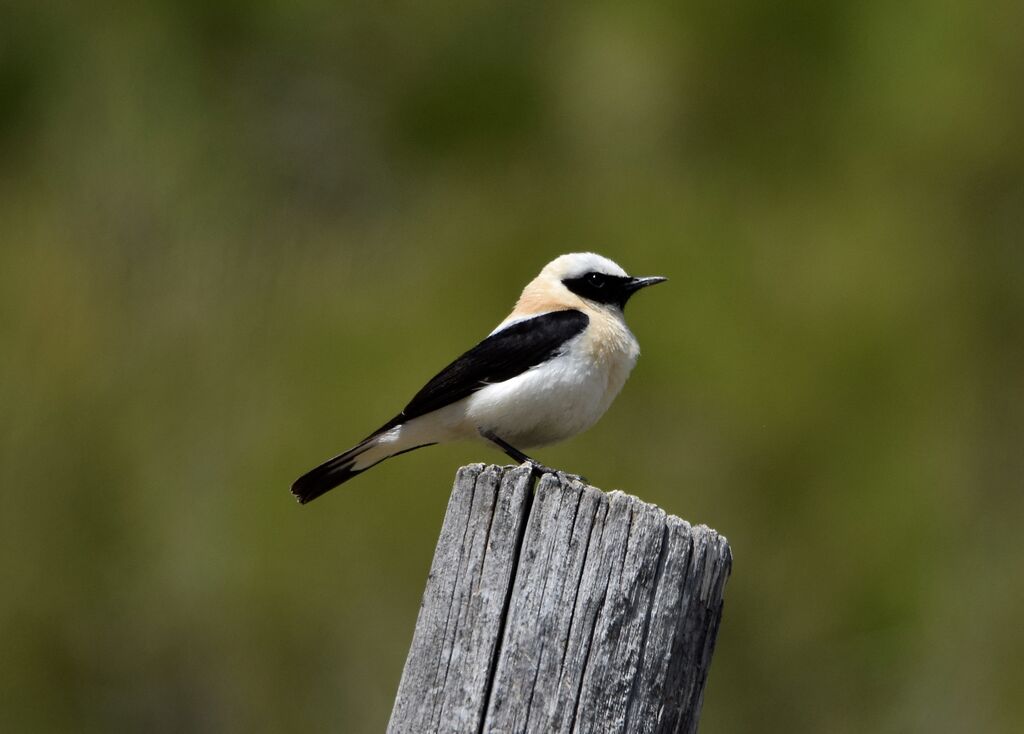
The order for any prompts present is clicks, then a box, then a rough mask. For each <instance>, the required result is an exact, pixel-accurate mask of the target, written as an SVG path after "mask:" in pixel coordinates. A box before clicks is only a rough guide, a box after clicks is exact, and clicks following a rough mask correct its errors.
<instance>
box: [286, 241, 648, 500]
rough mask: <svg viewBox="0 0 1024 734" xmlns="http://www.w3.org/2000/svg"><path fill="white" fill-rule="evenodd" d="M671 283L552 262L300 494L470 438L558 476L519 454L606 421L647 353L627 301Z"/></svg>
mask: <svg viewBox="0 0 1024 734" xmlns="http://www.w3.org/2000/svg"><path fill="white" fill-rule="evenodd" d="M664 280H666V279H665V278H662V277H651V278H631V277H630V276H628V275H626V271H624V270H623V269H622V268H620V267H619V266H618V265H616V264H615V263H614V262H612V261H611V260H609V259H608V258H606V257H601V256H600V255H595V254H593V253H589V252H586V253H573V254H570V255H562V256H561V257H558V258H556V259H554V260H552V261H551V262H550V263H548V264H547V265H546V266H545V267H544V269H543V270H541V271H540V275H538V276H537V277H536V278H534V279H533V280H532V281H530V283H529V284H528V285H527V286H526V288H524V289H523V293H522V295H521V296H519V301H518V302H517V303H516V306H515V308H514V309H512V313H510V314H509V315H508V317H507V318H506V319H505V320H504V321H502V322H501V323H500V324H498V327H497V328H496V329H495V330H494V331H492V332H491V333H490V335H489V336H488V337H487V338H486V339H484V340H483V341H482V342H480V343H479V344H477V345H476V346H475V347H473V348H472V349H470V350H469V351H468V352H466V353H465V354H463V355H462V356H461V357H459V358H458V359H456V360H455V361H454V362H452V363H451V364H450V365H448V366H447V367H445V368H444V369H443V370H441V371H440V372H439V373H438V374H437V375H436V376H435V377H434V378H433V379H432V380H430V382H428V383H427V384H426V385H425V386H424V387H423V389H422V390H420V391H419V392H418V393H416V395H415V397H413V399H412V400H411V401H410V402H409V404H408V405H406V406H405V408H404V409H403V410H402V412H401V413H399V414H398V415H396V416H395V417H394V418H392V419H391V420H389V421H388V422H387V423H385V424H384V425H383V426H381V427H380V428H378V429H377V430H376V431H374V432H373V433H371V434H370V435H369V436H367V437H366V438H365V439H363V440H362V441H360V442H359V443H358V444H356V445H355V446H353V447H352V448H351V449H349V450H348V451H346V452H345V453H343V454H340V455H338V456H335V457H334V458H333V459H330V460H329V461H326V462H324V463H323V464H321V465H320V466H318V467H316V468H315V469H313V470H311V471H309V472H307V473H306V474H304V475H302V476H301V477H299V478H298V479H297V480H296V481H295V484H293V485H292V494H294V495H295V496H296V497H297V498H298V500H299V502H301V503H306V502H309V501H310V500H313V499H316V498H317V497H319V496H320V495H322V494H323V493H325V492H327V491H328V490H331V489H333V488H334V487H337V486H338V485H339V484H342V483H343V482H347V481H348V480H349V479H351V478H352V477H354V476H356V475H357V474H360V473H362V472H364V471H366V470H367V469H369V468H370V467H372V466H376V465H377V464H379V463H380V462H382V461H384V460H385V459H388V458H391V457H392V456H397V455H398V454H404V453H406V452H407V451H412V450H413V449H418V448H423V447H424V446H431V445H433V444H438V443H444V442H447V441H455V440H458V439H465V438H480V439H483V440H485V441H488V442H490V443H491V444H493V445H494V446H497V447H498V448H500V449H501V450H502V451H504V452H505V453H506V454H508V455H509V456H511V457H512V458H513V459H515V460H516V461H517V462H520V463H526V462H528V463H529V464H531V465H532V466H533V467H534V469H535V470H536V471H539V472H549V471H552V470H550V469H548V468H547V467H545V466H543V465H542V464H539V463H537V462H536V461H534V460H533V459H531V458H530V457H528V456H527V455H526V454H524V453H523V452H522V451H521V450H520V449H524V448H534V447H537V446H545V445H547V444H552V443H555V442H557V441H562V440H564V439H567V438H570V437H571V436H575V435H576V434H577V433H580V432H582V431H585V430H587V429H588V428H590V427H591V426H592V425H594V423H596V422H597V419H598V418H600V417H601V416H602V415H603V414H604V412H605V411H606V410H607V409H608V406H610V405H611V403H612V400H614V399H615V396H616V395H618V393H619V390H621V389H622V386H623V384H624V383H625V382H626V378H627V377H628V376H629V373H630V371H631V370H632V369H633V365H634V364H636V360H637V357H638V356H639V355H640V347H639V345H638V344H637V341H636V337H634V336H633V334H632V332H630V330H629V328H628V327H627V326H626V322H625V319H624V317H623V313H622V312H623V308H624V307H625V306H626V301H628V300H629V298H630V296H632V295H633V294H634V293H636V292H637V291H638V290H640V289H641V288H646V287H647V286H649V285H654V284H655V283H661V282H662V281H664Z"/></svg>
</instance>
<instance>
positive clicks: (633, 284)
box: [625, 275, 668, 295]
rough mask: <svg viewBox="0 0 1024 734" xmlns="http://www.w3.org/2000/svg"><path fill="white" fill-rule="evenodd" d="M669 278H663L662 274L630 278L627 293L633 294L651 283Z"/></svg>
mask: <svg viewBox="0 0 1024 734" xmlns="http://www.w3.org/2000/svg"><path fill="white" fill-rule="evenodd" d="M666 280H668V278H663V277H661V276H660V275H652V276H651V277H649V278H630V279H629V280H628V281H627V282H626V284H625V286H626V293H628V294H629V295H632V294H634V293H636V292H637V291H638V290H640V289H641V288H646V287H647V286H649V285H657V284H658V283H664V282H665V281H666Z"/></svg>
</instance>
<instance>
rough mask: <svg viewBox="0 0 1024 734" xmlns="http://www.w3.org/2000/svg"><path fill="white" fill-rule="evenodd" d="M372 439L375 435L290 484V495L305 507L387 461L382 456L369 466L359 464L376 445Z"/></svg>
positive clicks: (364, 462)
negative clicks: (340, 485)
mask: <svg viewBox="0 0 1024 734" xmlns="http://www.w3.org/2000/svg"><path fill="white" fill-rule="evenodd" d="M374 438H376V435H375V436H370V437H369V438H367V439H366V440H365V441H361V442H360V443H358V444H357V445H355V446H352V447H351V448H349V449H348V450H347V451H345V452H344V454H340V455H338V456H337V457H335V458H334V459H329V460H328V461H326V462H324V463H323V464H321V465H319V466H318V467H316V468H315V469H310V470H309V471H308V472H306V473H305V474H303V475H302V476H301V477H299V478H298V479H296V480H295V483H294V484H292V494H294V495H295V496H296V498H297V499H298V501H299V504H300V505H305V504H306V503H307V502H312V501H313V500H315V499H316V498H318V496H319V495H321V494H324V493H325V492H328V491H330V490H331V489H334V488H335V487H336V486H338V485H339V484H344V483H345V482H347V481H348V480H349V479H351V478H352V477H354V476H356V475H357V474H361V473H362V472H365V471H366V470H367V469H369V468H370V467H372V466H373V465H374V464H377V463H378V462H382V461H384V460H385V459H387V456H384V457H382V458H380V459H377V460H376V461H373V462H372V463H371V464H370V465H369V466H367V463H366V461H362V462H359V458H360V457H361V456H362V455H364V454H366V452H367V451H369V450H370V449H371V448H374V447H375V446H376V445H377V442H376V441H375V440H374ZM357 462H358V463H359V464H360V465H361V466H360V467H359V468H358V469H356V468H355V464H356V463H357Z"/></svg>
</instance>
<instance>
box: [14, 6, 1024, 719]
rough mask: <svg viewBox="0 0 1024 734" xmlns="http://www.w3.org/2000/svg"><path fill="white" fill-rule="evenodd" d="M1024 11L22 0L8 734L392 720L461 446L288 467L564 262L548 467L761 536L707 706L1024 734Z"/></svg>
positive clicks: (743, 556)
mask: <svg viewBox="0 0 1024 734" xmlns="http://www.w3.org/2000/svg"><path fill="white" fill-rule="evenodd" d="M1022 23H1024V5H1021V3H1019V2H984V3H980V4H979V3H953V2H942V1H941V0H940V1H939V2H934V1H930V2H909V3H895V4H894V3H890V2H867V3H849V2H838V1H833V2H805V1H803V0H799V1H797V2H784V3H757V2H751V1H750V0H741V1H740V2H734V3H721V2H695V3H674V2H660V3H659V2H655V3H621V4H617V3H591V4H569V5H559V6H552V5H550V4H533V3H528V4H523V3H499V4H489V5H478V6H477V5H472V4H464V3H436V2H435V3H388V4H383V5H382V4H372V3H371V4H365V3H363V4H358V3H353V4H351V5H345V4H338V3H333V2H326V1H325V0H307V1H305V2H300V3H289V2H275V1H273V0H258V1H256V2H248V3H243V2H238V1H237V0H218V1H215V2H210V1H205V2H199V1H198V0H190V1H188V2H157V1H144V2H134V3H113V4H108V5H106V6H104V7H98V6H90V5H88V4H73V3H65V4H61V3H42V2H38V1H37V0H13V1H12V0H8V1H7V2H5V3H4V4H3V6H2V10H0V237H2V242H0V416H2V417H0V466H2V468H3V476H4V486H3V490H2V493H0V580H2V586H0V730H3V731H9V732H115V731H147V732H183V731H188V732H287V731H345V732H349V731H351V732H362V731H365V732H373V731H380V730H381V729H382V727H383V725H384V722H385V721H386V718H387V715H388V713H389V711H390V705H391V700H392V696H393V693H394V690H395V687H396V685H397V681H398V676H399V674H400V670H401V665H402V663H403V660H404V655H405V652H406V649H407V645H408V642H409V639H410V635H411V632H412V628H413V625H414V622H415V616H416V611H417V606H418V601H419V597H420V593H421V591H422V587H423V583H424V580H425V577H426V571H427V568H428V564H429V561H430V556H431V553H432V550H433V543H434V540H435V538H436V534H437V531H438V528H439V525H440V522H441V518H442V515H443V512H444V507H445V503H446V500H447V490H448V487H449V486H450V481H451V478H452V474H453V472H454V470H455V468H456V467H457V466H458V465H460V464H462V463H466V462H469V461H496V462H502V461H504V457H503V456H502V455H500V454H498V453H496V452H492V451H490V450H489V449H486V448H483V447H476V446H471V445H465V446H453V447H441V448H433V449H429V450H426V451H422V452H418V453H416V454H412V455H410V456H407V457H402V458H401V459H398V460H395V461H394V462H389V463H387V464H384V465H382V466H381V467H379V468H378V469H376V470H374V471H373V472H372V473H369V474H367V475H365V476H363V477H360V478H359V479H358V480H357V481H355V482H353V483H352V484H350V485H348V486H347V487H346V488H344V489H343V490H340V491H337V492H334V493H332V494H331V495H329V496H327V497H325V498H324V499H321V500H318V501H317V502H316V503H315V504H313V505H311V506H309V507H306V508H301V509H300V508H299V507H297V506H296V505H294V504H293V501H292V500H291V498H290V496H289V495H288V492H287V488H288V485H289V484H290V482H291V480H292V479H293V478H294V477H295V476H296V475H297V474H298V473H300V472H301V471H303V470H305V469H307V468H309V467H310V466H312V465H313V464H314V463H317V462H318V461H320V460H322V459H324V458H326V457H327V456H329V455H331V454H332V453H334V452H336V451H339V450H341V449H344V448H346V447H347V446H348V445H350V444H351V443H352V442H354V441H355V440H357V439H359V438H361V437H362V435H363V434H364V433H365V432H366V431H367V430H369V429H372V428H373V427H374V426H376V425H378V424H379V423H381V422H382V421H383V420H385V419H387V418H388V417H390V416H391V415H392V414H393V413H394V411H396V410H397V409H398V408H399V407H400V406H401V405H402V404H404V402H405V401H406V400H407V399H408V398H409V397H410V396H411V395H412V393H413V392H414V391H415V390H416V389H417V388H418V387H419V386H420V385H421V383H422V382H423V381H424V380H425V379H426V378H427V377H429V376H430V375H431V374H433V372H434V371H435V370H436V369H438V368H439V367H441V366H442V365H444V364H445V363H446V362H447V361H448V360H449V359H450V358H451V357H452V356H454V355H455V354H456V353H458V352H459V351H460V350H462V349H464V348H466V347H468V346H470V345H471V344H472V343H474V341H475V340H476V339H478V338H480V337H482V336H483V335H485V334H486V333H487V332H488V331H489V330H490V329H491V328H492V327H493V326H494V324H496V323H497V321H498V320H499V319H500V318H501V317H502V316H503V315H504V313H505V311H506V310H507V309H508V307H509V306H510V305H511V303H512V301H513V299H514V298H515V296H516V295H517V293H518V290H519V289H520V288H521V286H522V285H523V284H524V283H525V282H526V281H527V280H528V279H529V278H530V277H531V276H532V275H533V274H534V273H535V272H536V271H537V270H538V269H539V268H540V267H541V266H542V265H543V264H544V263H545V262H547V261H548V260H549V259H550V258H552V257H554V256H555V255H557V254H560V253H562V252H567V251H574V250H595V251H598V252H601V253H603V254H606V255H608V256H610V257H612V258H613V259H616V260H618V261H619V262H620V263H622V264H623V265H624V266H625V267H626V268H627V269H629V270H631V271H632V272H635V273H639V274H664V275H668V276H670V277H671V282H670V283H669V284H667V285H665V286H662V287H661V288H658V289H656V290H652V291H649V292H646V293H644V294H642V295H641V296H640V297H638V298H637V299H636V300H635V301H634V302H633V303H631V304H630V308H629V313H628V316H629V318H630V322H631V324H632V326H633V329H634V331H635V332H636V334H637V335H638V337H639V339H640V341H641V343H642V345H643V348H644V356H643V358H642V359H641V361H640V363H639V365H638V367H637V370H636V371H635V372H634V374H633V377H632V379H631V381H630V382H629V384H628V385H627V387H626V389H625V391H624V392H623V394H622V395H621V396H620V398H619V400H618V402H617V403H616V405H615V406H614V407H613V409H612V410H611V411H610V412H609V414H608V415H607V416H606V418H605V419H604V421H603V422H601V423H600V424H599V425H598V426H597V427H596V428H595V429H593V430H592V431H591V432H590V433H588V434H586V435H584V436H581V437H579V438H577V439H575V440H574V441H572V442H570V443H567V444H565V445H562V446H558V447H553V448H550V449H547V450H543V451H540V452H539V453H538V457H539V458H540V459H541V460H543V461H545V462H547V463H551V464H556V465H558V466H563V467H566V468H567V469H571V470H575V471H580V472H583V473H585V474H586V475H587V476H588V477H590V478H591V480H592V481H594V482H595V483H596V484H598V485H600V486H602V487H604V488H605V489H612V488H616V487H618V488H623V489H626V490H628V491H632V492H634V493H637V494H640V495H641V496H643V497H644V498H645V499H648V500H651V501H654V502H657V503H658V504H660V505H661V506H663V507H664V508H665V509H667V510H668V511H670V512H673V513H675V514H679V515H682V516H684V517H686V518H688V519H691V520H693V521H697V522H706V523H708V524H710V525H713V526H715V527H716V528H718V529H720V530H721V531H722V532H723V533H725V534H726V535H728V537H729V538H730V540H731V542H732V545H733V549H734V553H735V558H736V565H735V572H734V577H733V579H732V581H731V583H730V585H729V588H728V595H727V604H726V616H725V621H724V624H723V627H722V632H721V638H720V642H719V648H718V652H717V655H716V658H715V662H714V666H713V668H712V671H711V678H710V682H709V688H708V691H707V698H706V706H705V711H704V725H703V728H702V731H703V732H706V733H707V734H723V733H729V734H731V733H733V732H754V731H756V732H762V733H766V732H787V733H789V732H830V733H839V734H841V733H843V732H851V733H853V732H858V733H859V732H866V731H870V732H881V733H885V732H929V733H936V732H937V733H942V732H950V733H954V732H955V733H960V732H968V731H969V732H997V733H999V732H1006V733H1007V734H1010V733H1015V732H1020V731H1022V730H1024V696H1021V691H1022V690H1024V673H1022V670H1024V666H1022V665H1021V662H1022V660H1024V624H1022V620H1024V538H1022V530H1021V525H1022V520H1024V480H1022V477H1024V445H1022V444H1024V440H1022V439H1024V247H1022V245H1024V242H1022V230H1024V136H1022V131H1024V42H1022V39H1021V32H1020V31H1021V28H1022Z"/></svg>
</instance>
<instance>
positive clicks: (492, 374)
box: [376, 309, 590, 433]
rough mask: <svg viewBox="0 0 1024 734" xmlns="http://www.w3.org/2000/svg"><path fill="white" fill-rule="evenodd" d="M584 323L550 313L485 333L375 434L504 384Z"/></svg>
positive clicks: (570, 313) (578, 315) (582, 317)
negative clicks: (480, 391)
mask: <svg viewBox="0 0 1024 734" xmlns="http://www.w3.org/2000/svg"><path fill="white" fill-rule="evenodd" d="M588 323H590V319H589V318H588V317H587V315H586V314H585V313H583V312H582V311H576V310H573V309H569V310H565V311H552V312H550V313H546V314H541V315H540V316H535V317H533V318H530V319H526V320H524V321H519V322H516V323H514V324H512V325H511V326H509V327H506V328H504V329H502V330H501V331H499V332H497V333H496V334H491V335H490V336H489V337H487V338H486V339H484V340H483V341H482V342H480V343H479V344H477V345H476V346H475V347H473V348H472V349H470V350H469V351H468V352H466V353H465V354H463V355H462V356H461V357H459V358H458V359H456V360H455V361H454V362H452V363H451V364H450V365H448V366H447V367H445V368H444V369H443V370H441V371H440V372H439V373H438V374H437V375H435V376H434V378H433V379H431V380H430V382H428V383H427V384H426V385H424V386H423V389H422V390H420V391H419V392H418V393H416V395H415V397H413V399H412V400H410V401H409V404H408V405H406V406H405V409H404V410H402V412H401V413H399V414H398V415H396V416H395V417H394V418H392V419H391V420H390V421H388V422H387V423H386V424H384V425H383V426H381V427H380V428H379V429H378V430H377V431H376V433H380V432H381V431H386V430H388V429H390V428H393V427H394V426H397V425H398V424H400V423H404V422H405V421H407V420H412V419H413V418H417V417H419V416H421V415H426V414H427V413H430V412H431V411H434V410H437V409H438V408H443V407H444V406H446V405H451V404H452V403H454V402H455V401H457V400H461V399H462V398H464V397H466V396H467V395H472V394H473V393H475V392H476V391H477V390H479V389H480V388H482V387H484V386H485V385H489V384H493V383H495V382H504V381H505V380H510V379H512V378H513V377H515V376H516V375H521V374H522V373H523V372H526V370H528V369H530V368H531V367H536V366H537V365H538V364H540V363H542V362H546V361H547V360H548V359H550V358H551V357H553V356H555V354H557V353H558V351H559V350H560V349H561V348H562V346H563V345H564V344H565V343H566V342H567V341H569V340H570V339H572V338H573V337H574V336H576V335H577V334H579V333H580V332H581V331H583V330H584V329H585V328H587V324H588Z"/></svg>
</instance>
